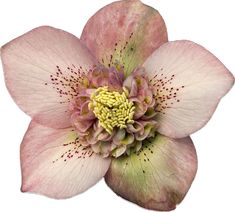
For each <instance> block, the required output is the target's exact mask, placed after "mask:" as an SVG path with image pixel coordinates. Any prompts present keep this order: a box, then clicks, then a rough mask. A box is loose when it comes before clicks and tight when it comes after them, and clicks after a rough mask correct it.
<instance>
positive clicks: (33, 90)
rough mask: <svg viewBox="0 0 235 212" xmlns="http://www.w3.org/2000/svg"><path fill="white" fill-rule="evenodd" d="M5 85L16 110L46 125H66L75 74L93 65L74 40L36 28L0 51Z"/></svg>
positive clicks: (76, 76) (85, 52) (87, 54)
mask: <svg viewBox="0 0 235 212" xmlns="http://www.w3.org/2000/svg"><path fill="white" fill-rule="evenodd" d="M1 56H2V62H3V68H4V71H5V79H6V85H7V87H8V89H9V92H10V93H11V95H12V97H13V99H14V100H15V101H16V103H17V104H18V105H19V106H20V108H21V109H22V110H23V111H25V112H26V113H27V114H29V115H30V116H31V117H32V118H33V119H34V120H35V121H37V122H38V123H40V124H44V125H46V126H50V127H54V128H62V127H68V126H70V114H69V112H68V103H69V101H70V99H72V98H73V97H74V96H75V95H76V92H75V91H74V89H76V86H77V83H78V77H79V73H81V72H82V71H86V69H89V68H90V67H92V66H93V64H95V63H96V61H95V60H94V58H93V57H92V56H91V55H90V53H89V51H88V50H87V48H86V47H84V46H83V45H82V44H81V43H80V41H79V39H78V38H76V37H75V36H73V35H72V34H70V33H67V32H65V31H62V30H59V29H55V28H52V27H39V28H36V29H34V30H32V31H30V32H28V33H26V34H24V35H22V36H20V37H18V38H16V39H15V40H13V41H11V42H10V43H8V44H6V45H5V46H3V47H2V49H1Z"/></svg>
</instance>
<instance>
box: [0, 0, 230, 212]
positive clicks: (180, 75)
mask: <svg viewBox="0 0 235 212" xmlns="http://www.w3.org/2000/svg"><path fill="white" fill-rule="evenodd" d="M1 57H2V63H3V69H4V72H5V80H6V85H7V88H8V90H9V92H10V94H11V95H12V97H13V99H14V100H15V101H16V103H17V104H18V105H19V107H20V108H21V109H22V110H23V111H24V112H26V113H27V114H28V115H30V116H31V118H32V122H31V124H30V126H29V128H28V130H27V132H26V134H25V137H24V139H23V142H22V145H21V168H22V176H23V182H22V191H23V192H26V191H27V192H34V193H39V194H43V195H46V196H48V197H52V198H58V199H62V198H69V197H72V196H74V195H76V194H79V193H82V192H84V191H86V190H87V189H88V188H90V187H91V186H93V185H94V184H96V183H97V182H98V181H99V180H100V179H101V178H103V177H104V176H105V180H106V182H107V184H108V186H109V187H110V188H111V189H112V190H113V191H114V192H116V193H117V194H118V195H120V196H122V197H123V198H125V199H127V200H130V201H132V202H134V203H136V204H138V205H140V206H142V207H145V208H148V209H153V210H173V209H174V208H175V207H176V205H177V204H179V203H180V202H181V201H182V200H183V198H184V196H185V195H186V193H187V191H188V189H189V188H190V186H191V183H192V181H193V179H194V177H195V174H196V171H197V156H196V151H195V148H194V145H193V143H192V141H191V139H190V137H189V135H190V134H191V133H194V132H196V131H197V130H199V129H200V128H202V127H203V126H204V125H205V124H206V123H207V122H208V121H209V119H210V118H211V116H212V114H213V112H214V111H215V109H216V107H217V105H218V103H219V101H220V99H221V98H222V97H223V96H224V95H225V94H226V93H227V92H228V91H229V89H230V88H231V87H232V86H233V84H234V77H233V75H232V74H231V73H230V72H229V71H228V70H227V69H226V67H225V66H224V65H223V64H222V63H221V62H220V61H219V60H218V59H217V58H216V57H215V56H214V55H212V54H211V53H210V52H209V51H207V50H206V49H204V48H203V47H202V46H200V45H198V44H196V43H193V42H191V41H186V40H183V41H173V42H168V39H167V31H166V27H165V24H164V21H163V19H162V17H161V16H160V14H159V13H158V12H157V11H156V10H155V9H153V8H151V7H149V6H146V5H144V4H142V3H141V2H140V1H138V0H127V1H119V2H114V3H112V4H110V5H108V6H106V7H104V8H103V9H101V10H100V11H98V12H97V13H96V14H95V15H94V16H93V17H91V18H90V20H89V21H88V22H87V24H86V26H85V28H84V30H83V33H82V35H81V38H80V39H78V38H76V37H75V36H73V35H71V34H70V33H68V32H65V31H62V30H59V29H55V28H52V27H48V26H43V27H39V28H36V29H33V30H32V31H30V32H28V33H26V34H24V35H22V36H20V37H18V38H16V39H15V40H13V41H11V42H9V43H8V44H6V45H5V46H3V47H2V49H1Z"/></svg>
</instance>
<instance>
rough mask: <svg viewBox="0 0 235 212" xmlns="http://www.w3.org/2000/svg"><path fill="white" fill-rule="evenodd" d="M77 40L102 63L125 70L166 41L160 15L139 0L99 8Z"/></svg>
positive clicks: (164, 28) (127, 71) (119, 2)
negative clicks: (79, 39)
mask: <svg viewBox="0 0 235 212" xmlns="http://www.w3.org/2000/svg"><path fill="white" fill-rule="evenodd" d="M81 40H82V41H83V42H84V43H85V44H86V45H87V47H88V48H89V49H90V50H91V51H92V53H94V55H95V56H96V57H97V58H98V59H99V61H100V62H101V63H103V64H104V65H105V66H116V67H120V66H121V67H122V66H123V65H124V68H125V69H124V70H125V73H127V74H129V73H130V72H131V71H132V70H133V69H134V68H135V67H137V66H139V65H142V64H143V62H144V61H145V59H147V57H148V56H149V55H150V54H151V53H152V52H153V51H154V50H155V49H156V48H158V47H159V46H161V45H162V44H163V43H165V42H167V31H166V26H165V23H164V21H163V19H162V17H161V15H160V14H159V13H158V11H156V10H155V9H153V8H151V7H149V6H146V5H144V4H142V3H141V2H140V1H133V0H129V1H126V0H125V1H118V2H114V3H112V4H109V5H107V6H106V7H104V8H102V9H101V10H99V11H98V12H97V13H96V14H95V15H94V16H93V17H91V18H90V20H89V21H88V22H87V24H86V26H85V28H84V30H83V33H82V35H81Z"/></svg>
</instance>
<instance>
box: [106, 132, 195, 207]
mask: <svg viewBox="0 0 235 212" xmlns="http://www.w3.org/2000/svg"><path fill="white" fill-rule="evenodd" d="M196 171H197V156H196V151H195V148H194V145H193V143H192V141H191V139H190V138H189V137H187V138H183V139H179V140H174V139H170V138H167V137H164V136H162V135H158V136H157V137H156V138H154V139H152V140H147V141H145V142H143V147H142V150H141V151H140V152H139V153H137V154H136V153H133V154H131V155H130V156H124V157H120V158H118V159H114V160H113V161H112V163H111V166H110V169H109V171H108V172H107V174H106V176H105V180H106V183H107V184H108V186H109V187H110V188H111V189H112V190H113V191H114V192H115V193H117V194H118V195H120V196H121V197H123V198H124V199H127V200H129V201H132V202H134V203H136V204H138V205H140V206H142V207H144V208H147V209H151V210H157V211H169V210H173V209H175V207H176V205H177V204H179V203H180V202H181V201H182V200H183V198H184V197H185V195H186V193H187V192H188V190H189V188H190V186H191V184H192V181H193V179H194V177H195V174H196Z"/></svg>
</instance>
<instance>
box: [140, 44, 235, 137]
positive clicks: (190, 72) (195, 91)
mask: <svg viewBox="0 0 235 212" xmlns="http://www.w3.org/2000/svg"><path fill="white" fill-rule="evenodd" d="M144 67H145V69H146V73H147V74H148V75H149V79H150V82H151V84H152V85H153V87H154V94H155V98H156V101H157V105H158V107H157V112H158V115H157V120H158V123H159V128H158V131H159V132H160V133H161V134H164V135H166V136H169V137H173V138H181V137H186V136H188V135H190V134H191V133H193V132H195V131H197V130H199V129H200V128H201V127H203V126H204V125H205V124H206V123H207V122H208V121H209V119H210V118H211V116H212V115H213V113H214V111H215V109H216V107H217V105H218V103H219V101H220V99H221V98H222V97H223V96H224V95H225V94H226V93H227V92H228V91H229V90H230V89H231V87H232V86H233V84H234V76H233V75H232V74H231V73H230V72H229V71H228V70H227V68H226V67H225V66H224V65H223V64H222V63H221V62H220V61H219V60H218V59H217V58H216V57H215V56H214V55H212V54H211V53H210V52H209V51H207V50H206V49H204V48H203V47H202V46H200V45H198V44H195V43H193V42H191V41H174V42H169V43H166V44H164V45H163V46H161V47H160V48H159V49H158V50H156V51H155V52H154V53H153V54H152V55H151V56H150V57H149V58H148V59H147V61H146V62H145V64H144Z"/></svg>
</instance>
